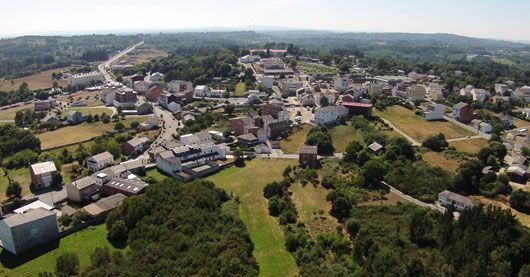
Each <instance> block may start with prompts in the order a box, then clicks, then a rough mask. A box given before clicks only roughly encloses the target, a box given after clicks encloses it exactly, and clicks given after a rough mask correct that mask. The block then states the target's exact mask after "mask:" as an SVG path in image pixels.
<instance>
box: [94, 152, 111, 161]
mask: <svg viewBox="0 0 530 277" xmlns="http://www.w3.org/2000/svg"><path fill="white" fill-rule="evenodd" d="M88 159H89V160H91V161H95V162H101V161H105V160H108V159H111V160H113V159H114V157H113V156H112V154H111V153H109V152H108V151H105V152H103V153H99V154H97V155H94V156H92V157H90V158H88Z"/></svg>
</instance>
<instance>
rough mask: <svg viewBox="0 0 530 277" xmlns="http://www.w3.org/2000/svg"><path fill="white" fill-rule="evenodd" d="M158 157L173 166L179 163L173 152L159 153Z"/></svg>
mask: <svg viewBox="0 0 530 277" xmlns="http://www.w3.org/2000/svg"><path fill="white" fill-rule="evenodd" d="M157 155H158V156H160V158H162V159H163V160H165V161H167V162H169V163H171V164H178V163H179V160H177V158H176V157H175V154H173V151H170V150H168V151H164V152H161V153H158V154H157Z"/></svg>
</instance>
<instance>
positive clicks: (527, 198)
mask: <svg viewBox="0 0 530 277" xmlns="http://www.w3.org/2000/svg"><path fill="white" fill-rule="evenodd" d="M510 206H511V207H512V208H514V209H516V210H518V211H522V212H528V211H529V209H530V193H528V192H526V191H523V190H521V189H518V190H515V191H513V192H512V195H511V196H510Z"/></svg>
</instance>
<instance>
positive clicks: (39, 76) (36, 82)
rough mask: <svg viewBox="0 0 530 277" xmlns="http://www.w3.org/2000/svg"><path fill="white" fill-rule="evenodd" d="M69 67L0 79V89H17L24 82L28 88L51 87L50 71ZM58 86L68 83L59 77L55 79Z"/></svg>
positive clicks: (56, 71) (64, 68)
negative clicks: (11, 78) (10, 78)
mask: <svg viewBox="0 0 530 277" xmlns="http://www.w3.org/2000/svg"><path fill="white" fill-rule="evenodd" d="M69 69H70V67H63V68H56V69H51V70H46V71H43V72H40V73H36V74H33V75H29V76H26V77H22V78H17V79H13V80H5V79H1V80H0V90H2V91H11V90H17V89H18V87H19V86H20V85H21V84H22V83H24V82H26V83H28V86H29V88H30V89H45V88H51V87H53V80H52V73H54V72H55V73H60V72H65V71H67V70H69ZM11 81H13V82H11ZM57 83H59V86H60V87H66V86H67V85H68V83H67V81H66V79H64V78H63V79H60V80H58V81H57Z"/></svg>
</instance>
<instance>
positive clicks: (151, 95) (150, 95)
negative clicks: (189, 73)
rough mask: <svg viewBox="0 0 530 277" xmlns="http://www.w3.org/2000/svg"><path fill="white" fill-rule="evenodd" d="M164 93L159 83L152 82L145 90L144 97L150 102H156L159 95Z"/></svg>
mask: <svg viewBox="0 0 530 277" xmlns="http://www.w3.org/2000/svg"><path fill="white" fill-rule="evenodd" d="M163 93H164V89H163V88H162V86H161V85H159V84H152V85H151V86H150V87H149V88H148V89H147V91H146V92H145V99H147V101H150V102H157V101H158V98H159V97H160V95H162V94H163Z"/></svg>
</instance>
